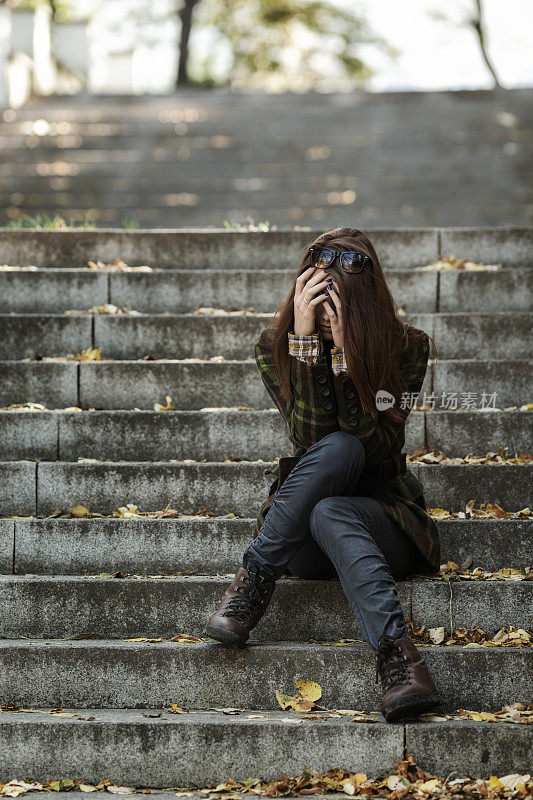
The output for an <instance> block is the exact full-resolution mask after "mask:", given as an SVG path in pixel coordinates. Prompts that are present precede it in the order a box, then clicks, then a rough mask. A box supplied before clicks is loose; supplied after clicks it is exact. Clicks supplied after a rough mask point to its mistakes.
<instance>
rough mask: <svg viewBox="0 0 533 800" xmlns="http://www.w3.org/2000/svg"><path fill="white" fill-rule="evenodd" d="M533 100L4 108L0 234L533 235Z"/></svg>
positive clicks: (173, 99)
mask: <svg viewBox="0 0 533 800" xmlns="http://www.w3.org/2000/svg"><path fill="white" fill-rule="evenodd" d="M532 98H533V90H532V89H531V88H525V87H524V88H520V89H506V90H503V91H502V90H494V91H490V90H489V91H487V90H480V91H450V92H445V91H442V92H433V91H430V92H365V91H359V90H356V91H353V92H331V93H329V92H320V91H319V92H302V93H299V92H285V93H281V94H277V93H268V92H263V91H226V90H224V89H215V88H208V89H198V88H195V87H191V88H189V89H180V91H179V92H178V93H175V94H171V95H163V96H150V95H144V96H136V97H124V96H123V97H107V96H106V97H98V96H93V95H88V94H83V93H80V94H78V95H75V96H73V95H65V96H63V97H61V96H59V97H47V98H41V99H39V100H34V101H32V102H30V103H28V104H27V105H25V106H23V107H22V108H19V109H16V110H13V109H7V110H6V112H5V113H4V114H2V113H1V112H0V225H5V224H6V223H7V222H8V221H10V220H16V219H17V218H18V216H19V214H21V213H26V214H29V215H30V216H31V217H35V216H36V214H40V213H42V212H45V213H47V214H49V215H51V216H54V215H56V214H59V215H61V216H62V217H63V218H64V219H65V220H67V222H68V221H69V219H70V217H76V218H77V217H78V216H80V217H82V218H85V217H86V216H87V215H88V216H89V217H90V219H92V220H94V221H95V222H96V224H97V225H99V226H100V227H116V228H119V227H123V225H124V220H130V221H131V220H135V221H137V222H138V224H139V226H140V227H141V228H176V227H185V226H187V227H189V226H191V227H202V228H206V227H212V226H214V227H216V228H219V227H221V225H222V224H223V220H225V219H228V220H231V221H235V222H240V223H245V224H246V222H247V218H248V217H249V216H251V217H252V218H253V219H254V220H255V221H256V222H262V221H264V220H269V221H270V223H271V224H275V225H277V226H278V227H280V228H284V227H288V226H290V225H306V226H307V225H311V226H313V227H321V228H328V227H333V226H334V225H351V224H352V223H353V219H354V218H355V217H357V219H359V220H361V224H362V225H363V226H371V227H374V228H376V227H388V226H396V225H405V226H409V227H411V226H421V225H425V226H429V225H446V226H449V225H468V226H485V227H491V226H493V225H497V226H501V225H513V224H514V225H516V224H518V225H530V224H531V223H532V220H533V189H532V183H531V151H532V142H533V102H532ZM204 266H205V265H204ZM215 266H216V265H215ZM158 310H159V309H158Z"/></svg>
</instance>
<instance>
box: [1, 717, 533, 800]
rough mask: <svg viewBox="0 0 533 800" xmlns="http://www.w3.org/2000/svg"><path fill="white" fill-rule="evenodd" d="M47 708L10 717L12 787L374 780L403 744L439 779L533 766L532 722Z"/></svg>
mask: <svg viewBox="0 0 533 800" xmlns="http://www.w3.org/2000/svg"><path fill="white" fill-rule="evenodd" d="M39 710H40V711H41V712H42V713H31V712H29V713H24V712H20V713H17V714H2V716H1V719H0V737H1V740H2V744H3V746H2V751H1V754H0V770H1V771H2V775H3V776H5V780H6V781H7V780H9V779H11V778H20V776H21V775H28V776H31V777H32V778H33V779H34V780H39V781H42V782H43V783H45V782H48V781H49V780H57V778H58V776H61V777H71V778H80V777H81V778H83V781H84V782H86V783H92V784H97V783H98V782H99V781H100V780H102V779H103V778H107V779H109V780H110V781H111V783H114V784H117V785H120V786H148V787H167V786H173V787H176V786H191V785H193V786H202V785H205V784H213V783H219V782H225V781H226V780H227V779H228V778H230V777H231V778H233V779H234V780H242V779H246V778H250V777H260V778H263V779H266V780H274V778H276V776H278V777H279V775H283V774H284V773H287V774H288V775H299V774H301V772H302V770H303V769H305V768H306V767H312V768H313V769H316V770H317V771H325V770H329V769H331V768H332V765H335V766H336V767H339V768H345V769H347V770H350V771H352V772H354V773H355V772H365V773H366V774H367V775H369V776H372V777H373V776H377V775H381V774H385V775H388V774H391V773H392V774H393V773H394V763H395V762H397V761H400V760H401V759H402V758H403V754H404V746H405V748H406V749H407V752H409V753H412V754H413V755H414V756H415V758H416V760H417V763H418V764H419V765H420V767H422V768H423V769H425V770H427V771H429V772H431V773H432V774H437V775H447V774H448V773H449V772H454V774H455V773H456V772H458V774H460V775H464V774H465V773H467V772H468V773H469V774H470V775H472V776H473V777H486V776H488V775H505V774H510V773H515V772H518V773H522V774H525V773H526V772H527V771H528V770H530V764H531V756H530V753H531V732H530V726H528V725H516V724H511V723H502V724H498V725H495V724H494V723H490V722H472V721H466V720H446V721H445V722H420V721H415V722H406V723H404V724H402V723H395V724H392V725H391V724H387V723H386V722H384V721H383V720H378V721H377V722H373V723H369V722H359V723H357V724H354V723H353V722H351V718H350V717H345V716H342V717H340V718H330V719H318V720H315V719H309V721H307V722H302V721H298V722H296V720H299V719H300V717H301V715H298V714H296V713H295V712H289V711H281V710H278V711H275V712H268V711H264V710H260V711H244V712H243V713H240V714H236V715H227V714H224V713H222V712H216V711H200V712H198V713H194V712H191V713H184V714H170V713H169V712H167V711H165V710H162V709H153V708H151V709H149V708H146V709H135V710H118V709H100V708H94V707H93V706H92V707H90V708H84V709H70V708H67V709H66V712H67V713H69V712H70V713H73V714H74V715H75V716H73V717H60V716H58V715H57V714H50V713H47V712H48V709H39ZM154 714H157V715H160V716H158V717H157V718H152V717H153V715H154ZM376 717H377V715H376ZM87 719H89V720H91V721H90V722H87V721H86V720H87ZM287 719H291V720H293V719H294V722H293V723H292V724H291V723H290V722H287V721H286V720H287ZM295 727H296V728H297V734H296V735H295V730H294V729H295ZM58 742H61V746H60V747H58V746H57V743H58ZM258 742H260V746H258ZM117 743H120V746H117ZM328 796H329V795H328ZM332 797H334V796H333V795H332Z"/></svg>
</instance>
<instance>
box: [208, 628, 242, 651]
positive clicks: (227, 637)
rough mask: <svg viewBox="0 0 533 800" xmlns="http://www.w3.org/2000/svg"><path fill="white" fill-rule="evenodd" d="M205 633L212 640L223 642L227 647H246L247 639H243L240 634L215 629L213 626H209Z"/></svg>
mask: <svg viewBox="0 0 533 800" xmlns="http://www.w3.org/2000/svg"><path fill="white" fill-rule="evenodd" d="M205 632H206V633H207V635H208V636H209V637H210V638H211V639H216V640H217V642H221V644H225V645H226V646H227V647H244V646H245V645H246V641H247V640H246V639H243V638H242V636H239V634H238V633H233V631H227V630H225V629H224V628H214V627H213V626H212V625H208V626H207V628H206V629H205Z"/></svg>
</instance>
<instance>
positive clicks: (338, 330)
mask: <svg viewBox="0 0 533 800" xmlns="http://www.w3.org/2000/svg"><path fill="white" fill-rule="evenodd" d="M328 296H329V297H331V299H332V300H333V303H334V305H335V308H333V307H332V306H331V304H330V303H329V302H328V300H324V308H325V310H326V314H327V315H328V317H329V324H330V325H331V334H332V336H333V344H334V345H335V346H336V347H344V326H343V319H342V304H341V299H340V297H339V295H338V294H337V292H336V291H335V289H333V287H332V288H330V290H329V292H328Z"/></svg>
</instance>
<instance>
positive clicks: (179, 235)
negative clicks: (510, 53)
mask: <svg viewBox="0 0 533 800" xmlns="http://www.w3.org/2000/svg"><path fill="white" fill-rule="evenodd" d="M180 213H181V212H180ZM365 231H366V232H367V233H368V235H369V236H370V237H371V239H372V242H373V244H374V247H375V248H376V252H377V253H378V256H379V259H380V263H381V266H382V267H383V268H386V269H406V268H409V267H416V266H422V265H423V264H429V263H431V262H432V261H434V260H435V259H436V258H437V257H438V256H439V254H440V253H442V254H444V255H448V254H449V253H453V254H454V255H456V256H457V258H464V257H468V258H471V259H473V260H474V261H479V262H481V263H484V264H498V263H501V264H504V265H505V266H509V267H515V266H516V267H530V266H532V261H531V252H532V245H533V227H524V228H518V227H502V228H479V227H477V228H464V227H450V228H409V229H402V228H388V229H387V228H379V227H377V226H374V227H365ZM321 233H323V228H317V227H316V226H315V227H314V228H309V229H308V230H303V231H294V230H277V231H268V232H258V231H257V232H256V231H254V232H248V231H247V232H240V231H234V230H225V229H220V228H211V229H206V230H199V229H194V230H187V229H181V230H177V231H176V230H173V231H168V230H166V231H151V230H148V231H147V230H137V231H131V230H130V231H125V230H120V229H115V230H93V231H78V230H47V231H35V230H16V229H15V230H13V229H0V252H2V261H3V262H4V263H6V264H21V265H23V264H34V265H35V266H37V267H73V266H75V265H76V264H86V263H87V262H88V261H90V260H92V261H95V260H97V259H100V260H102V261H104V262H106V263H110V262H112V261H114V260H115V259H116V258H122V259H123V260H124V261H125V262H126V263H127V264H129V265H130V266H140V265H143V264H148V265H149V266H151V267H160V268H162V267H168V268H171V269H175V268H178V269H183V268H184V267H187V269H205V268H208V267H211V268H219V267H220V265H221V264H231V265H232V268H233V269H286V268H288V267H289V265H291V264H293V265H297V264H298V263H299V261H300V259H301V257H302V255H303V253H304V251H305V248H306V246H307V245H308V244H311V243H312V242H313V241H314V239H315V238H316V237H317V236H318V235H319V234H321ZM291 269H292V267H291Z"/></svg>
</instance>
